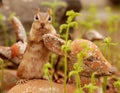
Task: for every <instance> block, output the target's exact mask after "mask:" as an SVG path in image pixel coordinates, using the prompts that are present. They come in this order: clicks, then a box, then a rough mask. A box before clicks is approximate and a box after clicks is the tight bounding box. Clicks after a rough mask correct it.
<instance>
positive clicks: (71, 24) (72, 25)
mask: <svg viewBox="0 0 120 93" xmlns="http://www.w3.org/2000/svg"><path fill="white" fill-rule="evenodd" d="M69 27H78V23H77V22H71V23H69Z"/></svg>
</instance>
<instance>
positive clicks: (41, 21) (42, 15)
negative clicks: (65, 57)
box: [17, 9, 56, 79]
mask: <svg viewBox="0 0 120 93" xmlns="http://www.w3.org/2000/svg"><path fill="white" fill-rule="evenodd" d="M51 23H52V16H51V13H50V9H48V11H47V12H41V11H40V10H37V12H36V14H35V15H34V21H33V23H32V27H31V30H30V32H29V38H28V45H27V48H26V51H25V54H24V55H23V59H22V61H21V63H20V65H19V67H18V71H17V75H18V77H19V78H21V79H37V78H42V76H43V66H44V64H45V63H46V62H48V60H49V56H50V51H49V50H48V49H47V48H46V47H45V46H44V43H43V40H42V36H43V35H44V34H48V33H49V34H53V35H54V34H56V30H55V29H54V27H53V25H52V24H51Z"/></svg>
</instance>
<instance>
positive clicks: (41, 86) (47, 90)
mask: <svg viewBox="0 0 120 93" xmlns="http://www.w3.org/2000/svg"><path fill="white" fill-rule="evenodd" d="M74 90H75V87H74V86H72V85H67V92H66V93H73V92H74ZM52 91H53V92H52V93H64V85H63V84H57V83H52ZM18 92H19V93H23V92H26V93H51V85H50V82H49V81H46V80H29V81H28V82H27V83H25V84H18V85H16V86H15V87H13V88H12V89H10V90H9V91H8V93H18Z"/></svg>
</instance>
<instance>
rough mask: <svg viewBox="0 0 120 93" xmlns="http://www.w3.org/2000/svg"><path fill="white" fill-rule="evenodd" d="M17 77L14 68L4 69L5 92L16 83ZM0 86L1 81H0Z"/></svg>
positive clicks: (0, 76) (0, 75)
mask: <svg viewBox="0 0 120 93" xmlns="http://www.w3.org/2000/svg"><path fill="white" fill-rule="evenodd" d="M1 78H2V71H1V70H0V80H1ZM17 81H18V77H17V76H16V71H15V70H4V81H3V90H4V93H6V92H7V91H8V90H9V89H10V88H12V87H13V86H15V85H16V82H17ZM0 88H1V83H0Z"/></svg>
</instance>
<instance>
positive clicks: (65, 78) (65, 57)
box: [64, 26, 69, 93]
mask: <svg viewBox="0 0 120 93" xmlns="http://www.w3.org/2000/svg"><path fill="white" fill-rule="evenodd" d="M68 32H69V26H68V27H67V30H66V38H65V41H66V43H65V45H66V46H67V41H68ZM64 62H65V64H64V65H65V71H64V76H65V77H64V93H66V81H67V49H65V51H64Z"/></svg>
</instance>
